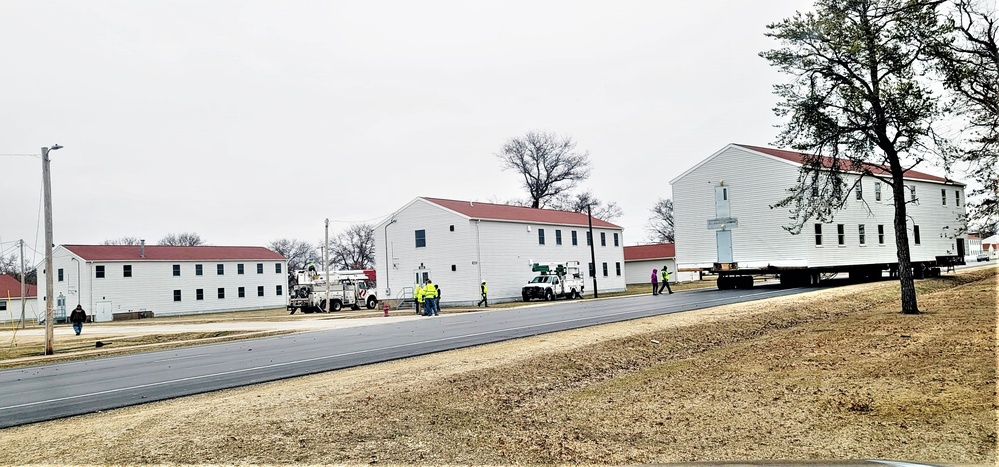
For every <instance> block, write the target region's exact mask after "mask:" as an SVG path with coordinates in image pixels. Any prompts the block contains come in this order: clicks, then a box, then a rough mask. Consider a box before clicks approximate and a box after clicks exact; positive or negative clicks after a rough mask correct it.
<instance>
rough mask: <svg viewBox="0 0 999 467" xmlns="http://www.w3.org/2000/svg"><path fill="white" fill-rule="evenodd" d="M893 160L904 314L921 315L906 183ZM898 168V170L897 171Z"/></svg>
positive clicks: (893, 185) (893, 187)
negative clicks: (914, 268) (913, 263)
mask: <svg viewBox="0 0 999 467" xmlns="http://www.w3.org/2000/svg"><path fill="white" fill-rule="evenodd" d="M897 160H898V159H897V158H895V159H894V160H892V162H891V166H892V167H891V168H892V183H891V185H892V194H893V196H894V197H895V199H894V204H895V245H896V246H897V247H898V249H897V255H898V282H899V287H900V288H901V292H902V314H905V315H915V314H919V306H918V305H917V303H916V284H915V282H914V281H913V279H912V261H911V258H910V255H909V231H908V230H907V226H906V203H905V181H904V180H902V168H901V166H900V165H899V164H898V162H897ZM896 167H897V170H896Z"/></svg>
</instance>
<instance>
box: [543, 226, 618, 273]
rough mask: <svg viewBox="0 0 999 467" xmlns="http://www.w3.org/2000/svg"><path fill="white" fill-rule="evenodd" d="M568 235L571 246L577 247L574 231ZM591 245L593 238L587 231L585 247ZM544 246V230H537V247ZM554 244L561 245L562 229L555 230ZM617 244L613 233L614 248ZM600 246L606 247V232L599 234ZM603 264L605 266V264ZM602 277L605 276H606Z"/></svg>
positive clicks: (616, 236)
mask: <svg viewBox="0 0 999 467" xmlns="http://www.w3.org/2000/svg"><path fill="white" fill-rule="evenodd" d="M570 233H571V235H570V236H571V237H572V245H573V246H576V245H578V241H577V239H576V231H575V230H572V231H570ZM591 243H593V238H592V236H591V235H590V232H589V231H587V232H586V245H587V246H589V245H590V244H591ZM544 244H545V229H538V245H544ZM555 244H556V245H561V244H562V229H555ZM619 244H620V239H619V238H618V235H617V233H614V246H618V245H619ZM600 246H607V232H600ZM604 264H605V265H606V264H607V263H604ZM604 275H605V276H606V275H607V274H604Z"/></svg>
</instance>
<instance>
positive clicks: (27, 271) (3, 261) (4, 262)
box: [0, 253, 38, 285]
mask: <svg viewBox="0 0 999 467" xmlns="http://www.w3.org/2000/svg"><path fill="white" fill-rule="evenodd" d="M0 274H6V275H8V276H10V277H13V278H14V279H17V280H18V281H20V280H21V262H20V261H19V260H18V259H17V255H16V254H14V253H11V255H10V256H8V257H4V256H2V255H0ZM24 283H25V284H32V285H34V284H37V283H38V270H37V269H36V268H35V267H32V266H28V265H25V267H24Z"/></svg>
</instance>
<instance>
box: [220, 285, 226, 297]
mask: <svg viewBox="0 0 999 467" xmlns="http://www.w3.org/2000/svg"><path fill="white" fill-rule="evenodd" d="M219 298H225V287H219Z"/></svg>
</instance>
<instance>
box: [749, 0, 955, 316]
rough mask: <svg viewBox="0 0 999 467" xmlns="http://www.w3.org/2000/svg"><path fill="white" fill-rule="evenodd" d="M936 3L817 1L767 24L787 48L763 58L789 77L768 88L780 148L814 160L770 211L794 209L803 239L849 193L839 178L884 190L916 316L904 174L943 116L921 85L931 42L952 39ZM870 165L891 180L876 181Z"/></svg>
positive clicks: (903, 284) (904, 290)
mask: <svg viewBox="0 0 999 467" xmlns="http://www.w3.org/2000/svg"><path fill="white" fill-rule="evenodd" d="M940 3H941V2H939V1H936V0H817V1H816V3H815V11H814V12H809V13H805V14H802V13H800V12H799V13H796V14H795V15H794V16H793V17H792V18H789V19H784V20H783V21H781V22H779V23H774V24H771V25H769V26H767V28H768V29H769V32H768V33H767V34H766V35H767V36H769V37H771V38H774V39H777V40H778V41H780V42H781V44H782V45H783V47H782V48H779V49H775V50H770V51H766V52H762V53H761V54H760V55H761V56H762V57H763V58H765V59H767V60H768V61H769V62H770V64H771V65H772V66H775V67H777V68H778V69H779V70H780V71H781V72H783V73H785V74H787V75H788V76H789V77H790V78H791V81H790V83H788V84H780V85H776V86H774V88H775V93H776V94H777V95H778V96H780V97H781V98H782V99H783V102H780V103H778V106H777V108H776V109H775V112H776V114H777V115H778V116H780V117H785V118H787V119H788V121H787V123H785V124H784V125H783V127H782V131H781V133H780V137H779V140H778V141H779V144H780V145H781V146H783V147H791V148H794V149H797V150H800V151H803V152H807V153H809V154H815V155H816V157H811V158H810V159H809V160H807V161H806V163H805V164H804V166H803V167H802V172H801V176H800V177H799V179H798V183H797V185H796V186H795V187H793V188H792V189H791V195H790V196H789V197H788V198H787V199H785V200H783V201H782V202H780V203H778V204H777V205H776V206H774V207H778V206H779V207H789V206H790V207H792V211H791V212H792V217H791V220H792V225H791V226H790V227H789V230H791V231H792V232H799V231H800V229H801V226H802V225H803V224H804V223H805V222H807V221H808V219H810V218H813V217H815V218H818V219H821V220H828V219H829V218H831V216H832V214H833V213H834V212H835V211H837V210H839V209H840V208H842V207H843V205H844V202H845V199H846V195H847V193H849V190H850V188H851V187H850V186H848V183H847V178H846V177H845V176H844V172H845V171H848V170H849V171H857V172H860V173H862V174H864V175H866V176H878V178H880V179H881V180H882V181H883V182H885V183H887V184H888V185H889V186H890V187H891V188H892V193H893V199H894V205H895V206H894V207H895V216H894V217H895V218H894V229H895V242H896V245H897V246H898V251H897V257H898V265H899V279H900V288H901V295H902V312H903V313H919V309H918V307H917V303H916V291H915V287H914V283H913V275H912V270H911V267H910V254H909V236H908V232H907V228H906V218H907V216H906V201H905V200H906V196H905V192H904V189H905V185H904V183H905V181H904V180H903V176H904V174H905V171H906V170H908V169H910V168H912V167H914V166H915V165H917V164H918V163H920V162H921V161H922V160H923V156H922V154H924V151H925V150H926V149H927V148H928V147H929V146H930V145H931V144H932V140H933V136H934V133H933V130H932V128H931V124H932V123H933V122H934V121H935V120H937V119H938V118H939V117H940V116H941V115H942V110H941V108H940V106H939V105H938V96H935V95H934V92H933V89H932V88H931V86H930V85H928V84H927V83H926V82H925V81H924V80H923V79H922V76H923V75H924V73H925V72H926V71H927V70H926V69H925V67H926V66H928V65H926V64H927V63H932V58H933V57H932V52H933V50H932V49H933V46H934V44H939V40H938V39H939V38H940V37H946V35H947V34H948V32H949V31H948V26H947V24H946V22H944V21H942V20H941V15H940V14H939V12H938V11H937V8H938V6H939V5H940ZM903 161H908V163H906V162H903ZM871 165H873V166H876V167H879V168H884V169H885V170H886V171H887V172H888V174H887V175H874V174H873V173H872V172H871V171H870V170H868V169H867V167H870V166H871ZM813 188H814V189H815V190H817V191H819V193H817V195H818V196H812V193H813V191H812V190H813Z"/></svg>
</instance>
